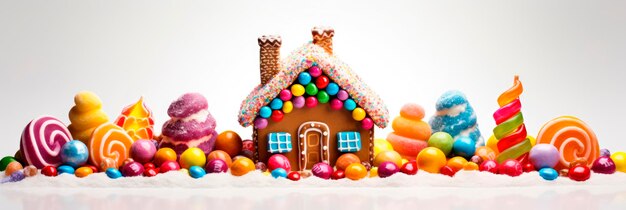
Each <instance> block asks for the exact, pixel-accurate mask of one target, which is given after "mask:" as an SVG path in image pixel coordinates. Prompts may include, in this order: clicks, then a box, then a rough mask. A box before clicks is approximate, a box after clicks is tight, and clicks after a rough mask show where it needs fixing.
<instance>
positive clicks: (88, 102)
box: [74, 91, 102, 112]
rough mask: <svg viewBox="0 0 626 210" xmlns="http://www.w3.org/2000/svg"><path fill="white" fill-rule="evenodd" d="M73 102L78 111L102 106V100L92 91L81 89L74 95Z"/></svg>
mask: <svg viewBox="0 0 626 210" xmlns="http://www.w3.org/2000/svg"><path fill="white" fill-rule="evenodd" d="M74 103H75V104H76V109H78V111H79V112H86V111H89V110H93V109H100V108H102V100H100V97H98V95H96V94H95V93H93V92H89V91H81V92H79V93H77V94H76V96H74Z"/></svg>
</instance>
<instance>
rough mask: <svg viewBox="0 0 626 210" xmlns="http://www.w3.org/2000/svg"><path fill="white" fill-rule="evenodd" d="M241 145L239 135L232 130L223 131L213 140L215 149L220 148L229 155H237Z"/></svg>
mask: <svg viewBox="0 0 626 210" xmlns="http://www.w3.org/2000/svg"><path fill="white" fill-rule="evenodd" d="M242 147H243V142H242V140H241V137H240V136H239V134H237V133H236V132H234V131H224V132H222V133H220V135H218V136H217V139H216V140H215V150H222V151H224V152H226V153H228V155H230V156H231V157H235V156H237V155H238V154H239V153H240V152H241V148H242Z"/></svg>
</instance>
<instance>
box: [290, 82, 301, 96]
mask: <svg viewBox="0 0 626 210" xmlns="http://www.w3.org/2000/svg"><path fill="white" fill-rule="evenodd" d="M291 94H293V96H302V95H304V87H303V86H302V85H300V84H294V85H292V86H291Z"/></svg>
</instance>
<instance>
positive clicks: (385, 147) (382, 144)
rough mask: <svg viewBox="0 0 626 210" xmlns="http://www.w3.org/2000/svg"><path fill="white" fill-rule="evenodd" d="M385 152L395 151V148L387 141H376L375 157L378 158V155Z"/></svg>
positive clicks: (378, 139) (379, 139)
mask: <svg viewBox="0 0 626 210" xmlns="http://www.w3.org/2000/svg"><path fill="white" fill-rule="evenodd" d="M384 151H393V146H391V144H390V143H389V142H388V141H387V140H385V139H382V138H377V139H374V157H376V155H378V153H380V152H384Z"/></svg>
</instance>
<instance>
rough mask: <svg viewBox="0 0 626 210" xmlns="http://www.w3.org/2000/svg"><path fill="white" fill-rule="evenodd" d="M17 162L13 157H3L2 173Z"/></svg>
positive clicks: (0, 165) (0, 169)
mask: <svg viewBox="0 0 626 210" xmlns="http://www.w3.org/2000/svg"><path fill="white" fill-rule="evenodd" d="M15 161H17V160H15V158H13V157H11V156H6V157H3V158H2V160H0V171H4V170H5V169H6V168H7V165H9V163H11V162H15Z"/></svg>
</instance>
